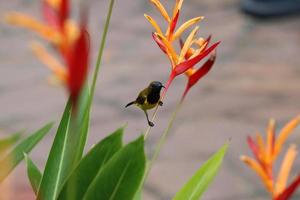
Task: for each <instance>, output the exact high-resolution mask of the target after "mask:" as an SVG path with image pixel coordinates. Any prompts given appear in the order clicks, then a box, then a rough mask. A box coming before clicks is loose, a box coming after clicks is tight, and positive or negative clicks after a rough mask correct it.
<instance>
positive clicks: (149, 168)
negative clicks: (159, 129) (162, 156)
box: [145, 100, 183, 179]
mask: <svg viewBox="0 0 300 200" xmlns="http://www.w3.org/2000/svg"><path fill="white" fill-rule="evenodd" d="M182 103H183V101H182V100H181V101H179V103H178V104H177V106H176V108H175V111H174V112H173V113H172V116H171V119H170V121H169V124H168V126H167V128H166V129H165V130H164V132H163V134H162V136H161V137H160V139H159V142H158V144H157V145H156V148H155V151H154V154H153V156H152V158H151V160H150V163H149V164H148V167H147V170H146V175H145V179H146V178H147V176H148V174H149V172H150V170H151V168H152V165H153V163H154V162H155V161H156V159H157V157H158V155H159V153H160V151H161V148H162V146H163V144H164V143H165V142H166V139H167V137H168V136H169V133H170V130H171V128H172V126H173V124H174V121H175V119H176V116H177V113H178V111H179V110H180V108H181V106H182Z"/></svg>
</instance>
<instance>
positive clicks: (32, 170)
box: [24, 153, 42, 194]
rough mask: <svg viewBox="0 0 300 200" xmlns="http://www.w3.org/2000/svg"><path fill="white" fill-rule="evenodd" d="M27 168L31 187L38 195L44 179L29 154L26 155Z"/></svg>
mask: <svg viewBox="0 0 300 200" xmlns="http://www.w3.org/2000/svg"><path fill="white" fill-rule="evenodd" d="M24 156H25V161H26V167H27V175H28V178H29V181H30V184H31V187H32V189H33V191H34V193H35V194H37V192H38V190H39V185H40V183H41V179H42V173H41V172H40V170H39V169H38V168H37V166H36V165H35V164H34V163H33V161H32V160H31V159H30V158H29V157H28V155H27V154H25V153H24Z"/></svg>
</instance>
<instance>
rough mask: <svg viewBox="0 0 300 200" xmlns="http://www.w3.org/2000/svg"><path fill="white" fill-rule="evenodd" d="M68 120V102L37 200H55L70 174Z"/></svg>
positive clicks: (69, 106)
mask: <svg viewBox="0 0 300 200" xmlns="http://www.w3.org/2000/svg"><path fill="white" fill-rule="evenodd" d="M70 118H71V101H68V103H67V105H66V107H65V111H64V113H63V116H62V119H61V121H60V124H59V127H58V129H57V133H56V135H55V138H54V142H53V144H52V147H51V150H50V153H49V156H48V160H47V163H46V166H45V170H44V174H43V177H42V180H41V184H40V188H39V191H38V195H37V199H42V200H49V199H51V200H55V199H56V197H57V195H58V193H59V191H60V189H61V187H62V183H63V181H64V180H65V179H66V177H67V176H68V175H69V173H70V165H71V164H72V163H71V162H72V161H71V159H70V157H68V155H67V152H69V151H67V148H73V147H68V146H67V139H68V134H69V133H70V131H69V129H70ZM70 137H71V136H70Z"/></svg>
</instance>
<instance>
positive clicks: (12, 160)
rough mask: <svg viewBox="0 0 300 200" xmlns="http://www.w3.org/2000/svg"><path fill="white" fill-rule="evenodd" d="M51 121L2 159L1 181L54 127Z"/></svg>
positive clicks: (0, 167) (0, 165)
mask: <svg viewBox="0 0 300 200" xmlns="http://www.w3.org/2000/svg"><path fill="white" fill-rule="evenodd" d="M52 125H53V124H52V123H49V124H47V125H45V126H44V127H42V128H41V129H39V130H38V131H36V132H35V133H33V134H31V135H30V136H28V137H27V138H25V139H24V140H22V141H21V142H20V143H19V144H18V145H17V146H15V147H14V148H13V149H12V150H11V151H10V152H9V153H8V154H6V155H5V157H4V158H2V159H1V160H0V182H1V181H3V179H4V178H6V176H7V175H8V174H9V173H10V172H11V171H12V170H13V169H14V168H15V167H16V166H17V165H18V164H19V163H20V162H21V161H22V159H23V158H24V152H25V153H28V152H30V151H31V150H32V149H33V147H35V145H36V144H38V142H39V141H40V140H41V139H42V138H43V137H44V136H45V135H46V134H47V133H48V132H49V130H50V129H51V127H52Z"/></svg>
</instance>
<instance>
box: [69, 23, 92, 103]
mask: <svg viewBox="0 0 300 200" xmlns="http://www.w3.org/2000/svg"><path fill="white" fill-rule="evenodd" d="M67 64H68V89H69V93H70V96H71V99H72V101H73V102H76V101H77V99H78V96H79V94H80V91H81V89H82V87H83V85H84V83H85V81H86V77H87V72H88V66H89V36H88V33H87V31H86V28H85V24H83V25H82V27H81V29H80V35H79V38H78V39H77V40H76V41H75V43H74V45H73V47H72V48H71V50H70V52H69V56H68V63H67Z"/></svg>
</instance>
